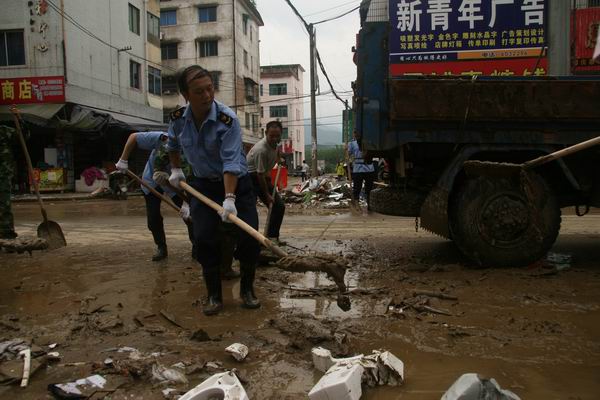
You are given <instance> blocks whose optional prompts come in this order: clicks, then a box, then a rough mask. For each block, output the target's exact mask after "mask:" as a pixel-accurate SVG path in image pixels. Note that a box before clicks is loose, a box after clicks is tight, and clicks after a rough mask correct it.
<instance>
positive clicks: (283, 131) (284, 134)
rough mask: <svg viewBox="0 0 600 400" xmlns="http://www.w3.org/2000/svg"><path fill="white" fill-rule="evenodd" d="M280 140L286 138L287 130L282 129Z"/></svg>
mask: <svg viewBox="0 0 600 400" xmlns="http://www.w3.org/2000/svg"><path fill="white" fill-rule="evenodd" d="M281 138H282V139H287V138H288V128H283V130H282V131H281Z"/></svg>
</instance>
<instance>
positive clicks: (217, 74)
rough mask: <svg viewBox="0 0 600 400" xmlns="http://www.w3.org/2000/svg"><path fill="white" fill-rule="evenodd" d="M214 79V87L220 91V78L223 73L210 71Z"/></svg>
mask: <svg viewBox="0 0 600 400" xmlns="http://www.w3.org/2000/svg"><path fill="white" fill-rule="evenodd" d="M210 76H211V77H212V81H213V87H214V88H215V90H219V78H220V77H221V71H210Z"/></svg>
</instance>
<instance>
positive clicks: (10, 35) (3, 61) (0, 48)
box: [0, 30, 25, 67]
mask: <svg viewBox="0 0 600 400" xmlns="http://www.w3.org/2000/svg"><path fill="white" fill-rule="evenodd" d="M24 64H25V39H24V38H23V31H22V30H19V31H0V67H6V66H8V65H24Z"/></svg>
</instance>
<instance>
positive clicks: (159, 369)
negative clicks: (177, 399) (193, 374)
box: [152, 363, 188, 384]
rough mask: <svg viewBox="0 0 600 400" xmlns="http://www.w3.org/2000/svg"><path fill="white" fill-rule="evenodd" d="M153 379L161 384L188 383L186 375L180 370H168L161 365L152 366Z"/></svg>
mask: <svg viewBox="0 0 600 400" xmlns="http://www.w3.org/2000/svg"><path fill="white" fill-rule="evenodd" d="M152 378H153V379H154V380H155V381H156V382H159V383H184V384H185V383H188V380H187V378H186V377H185V374H184V373H183V372H181V371H180V370H179V368H177V369H176V368H167V367H165V366H164V365H161V364H160V363H156V364H153V365H152Z"/></svg>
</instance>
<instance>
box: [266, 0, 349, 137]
mask: <svg viewBox="0 0 600 400" xmlns="http://www.w3.org/2000/svg"><path fill="white" fill-rule="evenodd" d="M256 3H257V7H258V10H259V12H260V14H261V16H262V18H263V21H264V23H265V26H263V27H261V28H260V63H261V65H273V64H300V65H302V67H304V69H305V70H306V72H305V73H304V93H305V94H310V74H309V70H310V62H309V60H310V58H309V42H308V33H306V30H305V29H304V27H303V25H302V22H300V20H299V19H298V17H297V16H296V15H295V14H294V12H293V11H292V9H291V8H290V6H289V5H288V4H287V3H286V1H285V0H256ZM292 4H294V6H295V7H296V9H297V10H298V11H299V12H300V14H301V15H302V16H303V17H304V19H305V20H306V21H307V22H309V23H314V22H318V21H322V20H324V19H327V18H330V17H335V16H337V15H340V14H343V13H344V12H346V11H349V10H351V9H352V8H354V7H357V6H358V5H359V4H360V0H354V1H349V0H327V1H324V0H292ZM359 26H360V21H359V15H358V10H357V11H354V12H352V13H350V14H349V15H346V16H344V17H342V18H339V19H336V20H334V21H331V22H326V23H323V24H318V25H316V30H317V48H318V50H319V53H320V55H321V59H322V60H323V64H324V65H325V69H326V71H327V73H328V75H329V77H330V79H331V81H332V83H333V86H334V88H335V90H336V91H349V90H351V88H350V82H352V81H353V80H354V79H356V67H355V65H354V63H353V62H352V51H351V48H352V46H354V44H355V38H356V34H357V33H358V29H359ZM319 85H320V88H321V92H326V91H329V86H328V84H327V81H326V80H325V77H324V76H323V75H322V74H321V72H320V71H319ZM341 97H342V98H344V99H348V101H349V102H350V104H351V94H350V93H344V94H343V95H341ZM309 100H310V98H307V99H305V101H306V103H305V104H304V114H305V118H308V117H310V103H309V102H308V101H309ZM343 109H344V106H343V105H342V103H341V102H339V101H338V100H335V99H334V98H333V96H331V95H324V96H319V97H317V118H318V119H317V124H327V125H323V126H322V128H319V126H318V125H317V131H319V129H322V130H323V133H324V134H325V133H326V132H331V131H332V130H334V129H335V130H336V131H337V132H339V135H338V137H339V141H341V119H342V117H341V114H342V110H343ZM331 116H337V117H331ZM325 117H330V118H325ZM306 122H307V123H308V122H309V120H307V121H306ZM334 123H338V124H339V125H329V124H334ZM330 136H331V135H327V136H324V140H326V141H327V142H331V140H327V139H325V138H326V137H327V138H329V137H330ZM318 142H319V143H322V142H323V141H321V140H318ZM309 143H310V142H308V141H307V143H306V144H309Z"/></svg>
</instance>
